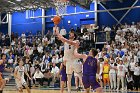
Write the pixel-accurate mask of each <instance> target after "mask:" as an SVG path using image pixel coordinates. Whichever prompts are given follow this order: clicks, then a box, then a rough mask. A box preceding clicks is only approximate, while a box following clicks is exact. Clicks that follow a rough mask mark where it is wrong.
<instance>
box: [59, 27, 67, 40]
mask: <svg viewBox="0 0 140 93" xmlns="http://www.w3.org/2000/svg"><path fill="white" fill-rule="evenodd" d="M66 34H67V32H66V29H65V28H64V27H62V29H61V30H60V35H62V36H63V37H65V38H66Z"/></svg>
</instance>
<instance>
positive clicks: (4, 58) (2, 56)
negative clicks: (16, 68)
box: [0, 54, 13, 93]
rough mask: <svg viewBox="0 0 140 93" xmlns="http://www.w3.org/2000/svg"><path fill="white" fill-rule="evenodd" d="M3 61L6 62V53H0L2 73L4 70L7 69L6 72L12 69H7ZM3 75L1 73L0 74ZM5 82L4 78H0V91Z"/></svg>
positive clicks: (0, 69)
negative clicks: (0, 82)
mask: <svg viewBox="0 0 140 93" xmlns="http://www.w3.org/2000/svg"><path fill="white" fill-rule="evenodd" d="M5 63H6V55H5V54H1V59H0V72H1V73H3V72H4V71H7V72H12V70H13V69H7V68H5ZM2 77H3V75H2ZM5 84H6V80H4V79H3V80H2V84H1V86H0V93H2V92H3V89H4V87H5Z"/></svg>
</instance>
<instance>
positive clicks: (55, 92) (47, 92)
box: [3, 89, 140, 93]
mask: <svg viewBox="0 0 140 93" xmlns="http://www.w3.org/2000/svg"><path fill="white" fill-rule="evenodd" d="M3 93H18V92H17V91H13V90H12V91H7V90H5V91H4V92H3ZM23 93H27V92H26V91H25V90H24V92H23ZM31 93H60V91H59V90H37V89H36V90H31ZM64 93H67V92H66V91H65V92H64ZM72 93H84V91H82V92H76V91H72ZM91 93H96V92H91ZM104 93H140V91H139V92H127V91H118V92H117V91H106V92H104Z"/></svg>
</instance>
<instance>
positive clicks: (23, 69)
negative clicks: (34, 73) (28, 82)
mask: <svg viewBox="0 0 140 93" xmlns="http://www.w3.org/2000/svg"><path fill="white" fill-rule="evenodd" d="M15 71H17V76H18V77H21V78H24V72H25V68H24V66H22V68H20V67H19V66H17V67H16V68H15Z"/></svg>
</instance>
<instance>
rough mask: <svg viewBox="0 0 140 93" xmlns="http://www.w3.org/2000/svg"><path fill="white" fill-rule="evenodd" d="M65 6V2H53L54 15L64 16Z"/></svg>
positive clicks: (66, 3) (59, 0)
mask: <svg viewBox="0 0 140 93" xmlns="http://www.w3.org/2000/svg"><path fill="white" fill-rule="evenodd" d="M67 5H68V2H67V1H61V0H57V1H55V6H56V14H57V15H59V16H62V15H63V14H66V13H67Z"/></svg>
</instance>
